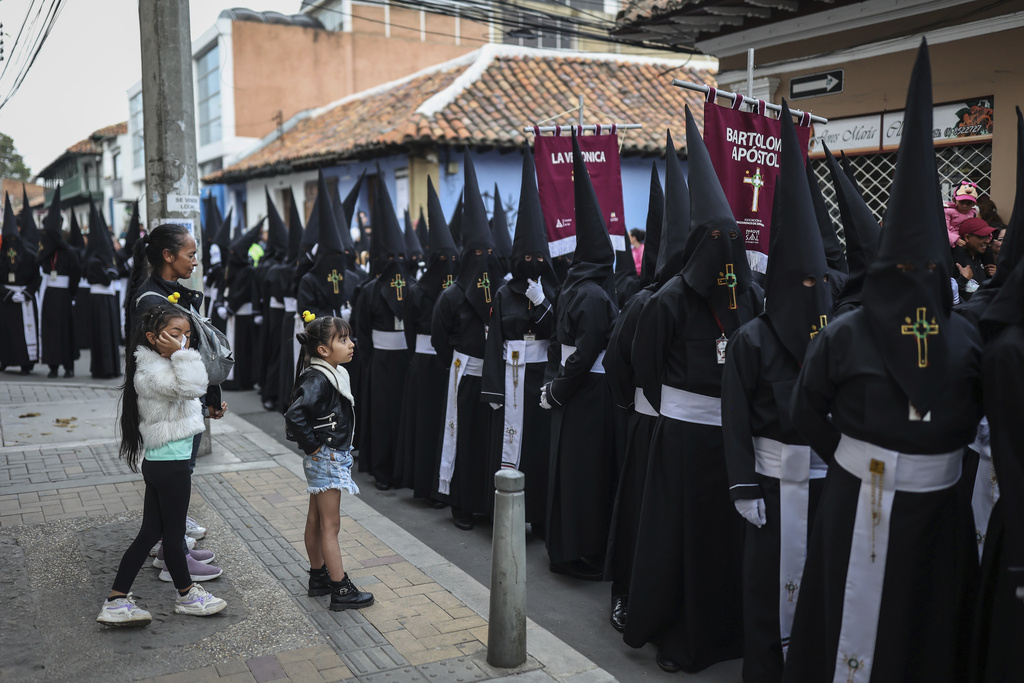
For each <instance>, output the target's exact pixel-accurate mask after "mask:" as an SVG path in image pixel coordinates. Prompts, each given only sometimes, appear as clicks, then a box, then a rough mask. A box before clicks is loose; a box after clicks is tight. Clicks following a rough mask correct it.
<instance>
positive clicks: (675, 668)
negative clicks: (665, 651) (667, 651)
mask: <svg viewBox="0 0 1024 683" xmlns="http://www.w3.org/2000/svg"><path fill="white" fill-rule="evenodd" d="M655 661H656V662H658V668H660V669H661V670H662V671H664V672H665V673H670V674H674V673H678V672H679V671H681V670H682V668H683V665H682V664H680V663H679V662H677V661H675V660H674V659H669V658H668V657H665V656H663V655H662V654H661V652H658V657H657V659H656V660H655Z"/></svg>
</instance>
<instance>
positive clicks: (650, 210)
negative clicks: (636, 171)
mask: <svg viewBox="0 0 1024 683" xmlns="http://www.w3.org/2000/svg"><path fill="white" fill-rule="evenodd" d="M686 200H687V202H689V200H690V197H689V193H687V197H686ZM664 220H665V192H664V191H663V190H662V189H661V177H660V176H659V175H658V162H656V161H652V162H651V194H650V198H649V199H648V200H647V236H646V237H645V238H644V256H643V259H642V260H641V262H640V286H641V287H646V286H648V285H650V284H652V283H653V282H654V274H655V273H656V272H657V270H658V259H659V257H660V256H661V240H662V236H661V235H662V230H661V226H662V223H663V222H664ZM686 224H687V226H689V224H690V211H689V208H687V211H686Z"/></svg>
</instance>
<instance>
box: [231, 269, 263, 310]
mask: <svg viewBox="0 0 1024 683" xmlns="http://www.w3.org/2000/svg"><path fill="white" fill-rule="evenodd" d="M231 280H232V282H231V284H230V285H228V296H227V306H228V310H230V311H231V312H232V313H237V312H238V311H239V310H241V308H242V306H244V305H245V304H251V303H252V302H253V301H254V298H255V291H254V290H255V289H256V271H255V270H253V268H252V266H244V267H242V268H240V269H238V270H237V271H236V274H235V276H234V277H232V278H231Z"/></svg>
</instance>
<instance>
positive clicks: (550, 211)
mask: <svg viewBox="0 0 1024 683" xmlns="http://www.w3.org/2000/svg"><path fill="white" fill-rule="evenodd" d="M577 141H578V142H579V145H580V151H581V152H582V153H583V162H584V163H585V164H586V165H587V172H588V173H589V174H590V182H591V183H593V185H594V192H595V193H596V194H597V201H598V203H599V204H600V205H601V211H602V212H603V213H604V220H605V225H607V226H608V232H609V234H610V235H611V241H612V245H613V246H614V248H615V249H616V251H623V250H625V248H626V237H625V236H626V222H625V219H624V217H623V215H622V171H621V168H620V166H619V136H618V135H616V134H615V133H612V134H611V135H583V136H580V137H578V138H577ZM534 157H535V158H536V163H537V187H538V190H539V191H540V205H541V209H542V210H543V211H544V227H545V228H546V229H547V233H548V248H549V249H550V250H551V255H552V256H561V255H562V254H568V253H569V252H571V251H573V250H575V249H576V223H575V220H576V203H575V199H574V197H575V195H574V193H573V177H572V137H571V136H568V135H565V136H562V135H553V136H547V135H537V136H536V138H535V141H534Z"/></svg>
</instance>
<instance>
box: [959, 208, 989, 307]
mask: <svg viewBox="0 0 1024 683" xmlns="http://www.w3.org/2000/svg"><path fill="white" fill-rule="evenodd" d="M959 231H960V232H959V234H960V239H962V240H963V241H964V246H962V247H954V248H953V261H954V262H955V263H956V267H957V270H959V271H960V275H959V276H958V277H957V278H956V283H957V285H958V286H959V288H960V300H961V301H967V300H968V299H970V298H971V294H973V293H974V292H975V291H976V290H977V289H978V287H979V286H981V284H982V283H983V282H985V281H986V280H988V279H989V278H990V277H992V275H994V274H995V272H996V267H995V264H992V265H988V266H986V265H985V264H984V263H982V260H981V257H982V255H983V254H984V253H985V252H986V251H987V250H988V247H989V244H991V242H992V233H993V232H995V228H993V227H992V226H990V225H989V224H988V223H986V222H985V221H984V220H982V219H980V218H968V219H967V220H965V221H963V222H962V223H960V228H959Z"/></svg>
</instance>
